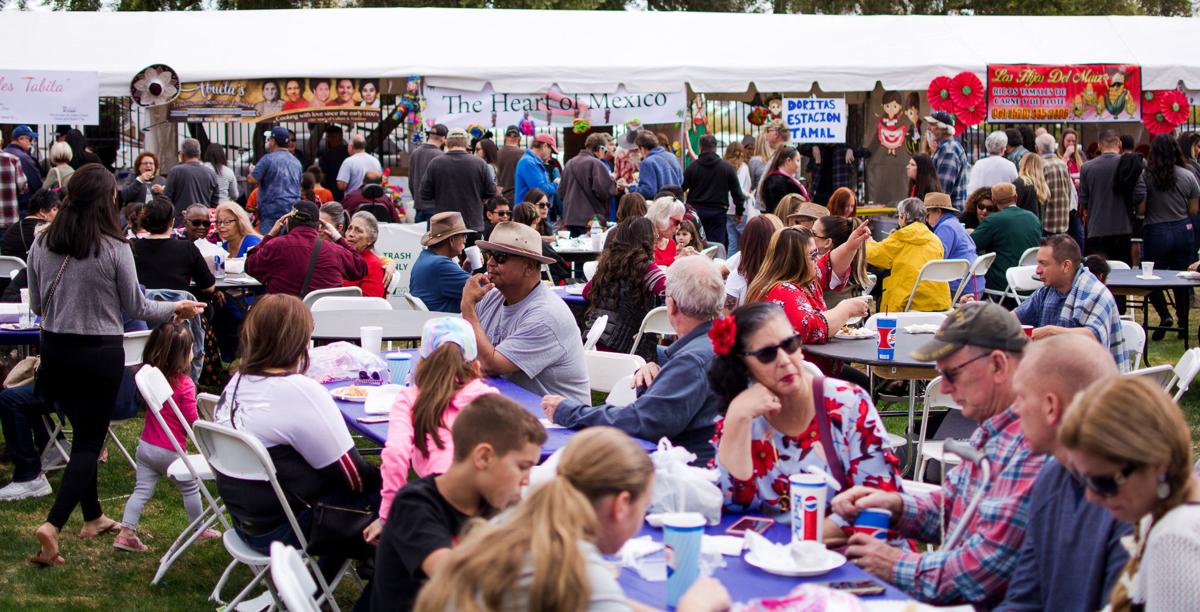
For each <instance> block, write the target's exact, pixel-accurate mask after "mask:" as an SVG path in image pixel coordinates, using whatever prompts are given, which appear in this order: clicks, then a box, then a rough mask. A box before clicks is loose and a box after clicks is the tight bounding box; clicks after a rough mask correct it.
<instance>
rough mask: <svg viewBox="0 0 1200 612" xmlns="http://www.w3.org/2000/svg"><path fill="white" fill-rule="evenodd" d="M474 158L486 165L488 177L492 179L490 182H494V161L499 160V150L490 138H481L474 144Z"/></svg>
mask: <svg viewBox="0 0 1200 612" xmlns="http://www.w3.org/2000/svg"><path fill="white" fill-rule="evenodd" d="M475 157H478V158H479V159H482V160H483V163H485V164H487V169H488V176H490V177H492V182H493V183H495V182H496V172H497V170H496V160H497V159H499V158H500V148H499V147H497V146H496V143H495V142H493V141H492V139H491V138H481V139H480V140H478V141H476V142H475Z"/></svg>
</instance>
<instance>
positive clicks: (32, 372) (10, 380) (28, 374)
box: [4, 356, 42, 389]
mask: <svg viewBox="0 0 1200 612" xmlns="http://www.w3.org/2000/svg"><path fill="white" fill-rule="evenodd" d="M41 364H42V358H41V357H37V356H34V357H26V358H24V359H22V360H20V361H18V362H17V365H15V366H13V368H12V369H11V370H9V371H8V376H5V377H4V388H5V389H12V388H13V387H23V386H25V385H32V384H33V381H34V380H35V379H36V378H37V371H38V366H40V365H41Z"/></svg>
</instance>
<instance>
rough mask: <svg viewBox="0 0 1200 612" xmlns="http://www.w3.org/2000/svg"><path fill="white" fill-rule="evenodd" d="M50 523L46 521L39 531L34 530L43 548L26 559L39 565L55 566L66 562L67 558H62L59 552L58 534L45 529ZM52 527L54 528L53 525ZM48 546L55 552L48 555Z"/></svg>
mask: <svg viewBox="0 0 1200 612" xmlns="http://www.w3.org/2000/svg"><path fill="white" fill-rule="evenodd" d="M48 525H49V524H48V523H45V524H43V525H42V526H41V527H38V529H37V531H36V532H34V536H36V537H37V540H38V544H40V545H41V548H40V549H39V550H38V551H37V553H36V554H33V555H30V556H29V557H27V559H26V560H27V561H29V562H30V563H32V564H34V565H36V566H38V567H54V566H56V565H63V564H65V563H66V560H65V559H63V558H62V555H60V554H58V534H57V533H54V534H50V533H48V532H44V531H43V528H45V527H47V526H48ZM50 528H51V529H53V527H52V526H51V527H50ZM47 548H50V549H51V550H53V551H54V554H53V555H50V556H47V555H46V552H45V551H46V549H47Z"/></svg>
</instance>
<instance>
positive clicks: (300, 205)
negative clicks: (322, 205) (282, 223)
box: [292, 200, 321, 223]
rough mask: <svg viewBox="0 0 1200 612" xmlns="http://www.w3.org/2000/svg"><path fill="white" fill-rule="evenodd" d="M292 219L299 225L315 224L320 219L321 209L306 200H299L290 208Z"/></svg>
mask: <svg viewBox="0 0 1200 612" xmlns="http://www.w3.org/2000/svg"><path fill="white" fill-rule="evenodd" d="M292 218H293V219H295V220H297V221H299V222H301V223H316V222H318V221H320V219H321V209H319V208H317V205H316V204H313V203H312V202H309V201H308V200H300V201H299V202H296V203H295V204H294V205H293V206H292Z"/></svg>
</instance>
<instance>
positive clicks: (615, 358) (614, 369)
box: [583, 351, 646, 393]
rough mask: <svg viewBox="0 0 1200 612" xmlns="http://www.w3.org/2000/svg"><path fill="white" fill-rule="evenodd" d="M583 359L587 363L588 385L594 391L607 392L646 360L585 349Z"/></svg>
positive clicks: (633, 356)
mask: <svg viewBox="0 0 1200 612" xmlns="http://www.w3.org/2000/svg"><path fill="white" fill-rule="evenodd" d="M583 361H584V363H585V364H586V365H587V371H588V381H589V383H590V387H591V388H592V389H594V390H596V391H602V392H605V393H607V392H609V391H612V390H613V389H615V388H616V384H617V382H618V381H620V380H621V379H622V378H624V377H626V376H632V375H633V373H634V372H637V370H638V368H640V367H642V366H644V365H646V360H645V359H642V358H641V357H638V356H637V355H627V354H625V353H608V352H601V351H585V352H584V353H583Z"/></svg>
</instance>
